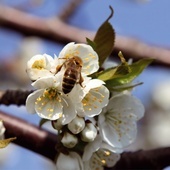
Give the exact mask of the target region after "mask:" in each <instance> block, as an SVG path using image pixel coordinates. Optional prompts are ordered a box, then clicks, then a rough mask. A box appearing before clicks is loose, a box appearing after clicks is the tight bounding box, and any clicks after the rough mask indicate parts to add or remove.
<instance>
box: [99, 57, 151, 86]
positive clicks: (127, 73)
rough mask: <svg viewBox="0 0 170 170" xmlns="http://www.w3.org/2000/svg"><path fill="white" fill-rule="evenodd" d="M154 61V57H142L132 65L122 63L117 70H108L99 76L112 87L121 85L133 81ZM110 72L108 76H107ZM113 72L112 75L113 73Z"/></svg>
mask: <svg viewBox="0 0 170 170" xmlns="http://www.w3.org/2000/svg"><path fill="white" fill-rule="evenodd" d="M152 61H153V59H142V60H139V61H137V62H135V63H133V64H131V65H129V66H128V68H127V66H125V65H120V66H118V67H117V68H115V70H114V69H113V68H112V69H111V70H106V72H104V73H103V74H101V75H99V76H98V78H99V79H101V80H103V81H105V83H106V86H107V87H108V88H109V89H112V88H113V87H115V86H121V85H125V84H128V83H130V82H132V81H133V80H134V79H135V78H136V77H137V76H139V74H140V73H141V72H142V71H143V70H144V69H145V68H146V67H147V66H148V65H149V64H150V63H151V62H152ZM107 72H108V73H107ZM107 74H108V76H106V75H107ZM111 74H112V75H111Z"/></svg>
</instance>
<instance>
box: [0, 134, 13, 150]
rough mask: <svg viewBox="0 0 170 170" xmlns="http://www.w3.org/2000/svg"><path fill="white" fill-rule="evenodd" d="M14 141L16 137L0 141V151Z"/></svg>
mask: <svg viewBox="0 0 170 170" xmlns="http://www.w3.org/2000/svg"><path fill="white" fill-rule="evenodd" d="M15 139H16V137H13V138H8V139H2V140H0V149H2V148H5V147H7V146H8V145H9V143H10V142H12V141H13V140H15Z"/></svg>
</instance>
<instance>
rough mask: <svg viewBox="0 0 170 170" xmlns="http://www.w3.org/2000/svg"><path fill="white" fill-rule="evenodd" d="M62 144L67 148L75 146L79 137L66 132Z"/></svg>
mask: <svg viewBox="0 0 170 170" xmlns="http://www.w3.org/2000/svg"><path fill="white" fill-rule="evenodd" d="M61 142H62V144H63V145H64V146H65V147H67V148H73V147H74V146H75V145H76V144H77V143H78V139H77V137H76V136H74V135H72V134H70V133H68V132H66V133H65V134H64V136H63V138H62V140H61Z"/></svg>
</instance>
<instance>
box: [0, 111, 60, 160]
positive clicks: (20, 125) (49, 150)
mask: <svg viewBox="0 0 170 170" xmlns="http://www.w3.org/2000/svg"><path fill="white" fill-rule="evenodd" d="M0 119H1V120H3V123H4V126H5V128H6V132H5V137H6V138H10V137H17V139H16V140H14V141H13V142H14V143H15V144H17V145H19V146H22V147H24V148H27V149H29V150H31V151H33V152H35V153H38V154H40V155H42V156H45V157H47V158H49V159H51V160H54V158H55V156H56V151H55V145H56V143H57V136H56V135H54V134H52V133H50V132H47V131H45V130H42V129H40V128H38V127H36V126H34V125H32V124H29V123H27V122H26V121H24V120H22V119H19V118H16V117H14V116H11V115H7V114H6V113H4V112H2V111H0Z"/></svg>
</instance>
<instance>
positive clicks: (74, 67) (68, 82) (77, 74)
mask: <svg viewBox="0 0 170 170" xmlns="http://www.w3.org/2000/svg"><path fill="white" fill-rule="evenodd" d="M82 65H83V61H82V60H81V58H80V57H78V56H74V57H72V58H69V59H66V61H65V62H64V63H63V64H62V65H61V66H59V68H57V72H58V71H60V70H61V68H62V67H63V66H64V67H65V69H66V70H65V72H64V76H63V81H62V90H63V93H64V94H67V93H70V92H71V90H72V89H73V87H74V86H75V84H76V83H79V84H80V85H81V86H82V82H83V77H82V75H81V69H82Z"/></svg>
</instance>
